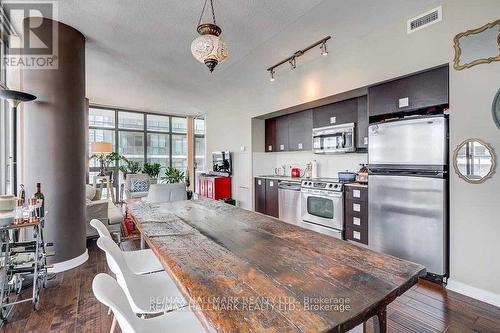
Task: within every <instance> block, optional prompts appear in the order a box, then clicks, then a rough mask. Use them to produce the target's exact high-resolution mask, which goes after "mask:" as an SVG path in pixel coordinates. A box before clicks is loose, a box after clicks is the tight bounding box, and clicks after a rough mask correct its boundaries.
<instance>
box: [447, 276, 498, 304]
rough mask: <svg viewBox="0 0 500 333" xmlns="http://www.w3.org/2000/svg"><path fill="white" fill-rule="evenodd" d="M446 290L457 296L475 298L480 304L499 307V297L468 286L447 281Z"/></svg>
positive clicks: (450, 280)
mask: <svg viewBox="0 0 500 333" xmlns="http://www.w3.org/2000/svg"><path fill="white" fill-rule="evenodd" d="M446 289H449V290H451V291H454V292H457V293H459V294H462V295H465V296H469V297H472V298H475V299H477V300H479V301H481V302H485V303H488V304H491V305H494V306H497V307H500V295H499V294H495V293H493V292H491V291H487V290H484V289H480V288H476V287H472V286H469V285H468V284H465V283H462V282H458V281H454V280H452V279H448V283H447V285H446Z"/></svg>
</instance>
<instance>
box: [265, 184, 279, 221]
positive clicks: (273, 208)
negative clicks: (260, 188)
mask: <svg viewBox="0 0 500 333" xmlns="http://www.w3.org/2000/svg"><path fill="white" fill-rule="evenodd" d="M266 214H267V215H269V216H272V217H276V218H278V217H279V203H278V181H277V180H274V179H266Z"/></svg>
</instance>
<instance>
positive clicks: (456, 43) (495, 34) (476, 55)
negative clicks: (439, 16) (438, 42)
mask: <svg viewBox="0 0 500 333" xmlns="http://www.w3.org/2000/svg"><path fill="white" fill-rule="evenodd" d="M453 47H454V48H455V59H454V64H453V68H455V69H457V70H461V69H464V68H470V67H472V66H475V65H479V64H487V63H490V62H492V61H500V20H496V21H494V22H491V23H488V24H485V25H483V26H482V27H479V28H477V29H472V30H467V31H466V32H462V33H459V34H458V35H456V36H455V38H453Z"/></svg>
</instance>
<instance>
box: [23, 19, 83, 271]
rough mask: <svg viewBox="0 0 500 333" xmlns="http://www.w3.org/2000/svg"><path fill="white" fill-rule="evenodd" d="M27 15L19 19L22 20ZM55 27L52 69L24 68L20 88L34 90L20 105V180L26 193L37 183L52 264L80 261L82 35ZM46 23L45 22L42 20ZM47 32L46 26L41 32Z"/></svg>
mask: <svg viewBox="0 0 500 333" xmlns="http://www.w3.org/2000/svg"><path fill="white" fill-rule="evenodd" d="M29 20H30V18H27V19H26V20H25V22H24V23H25V25H26V24H27V23H28V22H27V21H29ZM54 23H55V26H56V27H57V29H58V44H59V50H58V59H59V66H58V69H25V70H23V72H22V89H23V90H24V91H26V92H30V93H32V94H34V95H36V96H37V100H36V101H35V102H32V103H26V105H24V106H23V107H24V124H23V126H24V131H23V136H24V156H23V157H24V185H25V186H26V188H27V195H29V196H32V195H33V193H34V190H35V184H36V183H37V182H40V183H42V192H43V193H44V195H45V198H46V199H45V200H46V205H45V209H46V210H47V211H48V215H47V219H46V224H45V239H46V241H49V242H54V251H55V252H56V256H55V257H52V259H51V261H52V262H53V263H55V264H56V265H55V270H56V271H58V270H65V269H69V268H72V267H74V266H77V265H79V264H81V263H82V262H84V261H85V260H86V259H87V258H88V256H87V254H86V251H87V250H86V236H85V234H86V231H85V230H86V226H85V223H86V222H85V163H86V155H85V151H86V148H85V147H86V141H85V138H86V125H87V124H86V122H85V120H86V115H85V37H84V36H83V35H82V34H81V33H80V32H79V31H77V30H75V29H73V28H72V27H70V26H67V25H65V24H63V23H59V22H54ZM43 26H46V27H47V29H49V28H50V24H48V25H45V24H43V25H42V27H43ZM47 33H48V32H47Z"/></svg>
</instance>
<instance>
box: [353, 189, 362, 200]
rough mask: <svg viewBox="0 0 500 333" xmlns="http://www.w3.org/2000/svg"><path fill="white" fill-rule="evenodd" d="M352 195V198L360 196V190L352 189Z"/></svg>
mask: <svg viewBox="0 0 500 333" xmlns="http://www.w3.org/2000/svg"><path fill="white" fill-rule="evenodd" d="M352 196H353V198H361V191H360V190H353V191H352Z"/></svg>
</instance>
